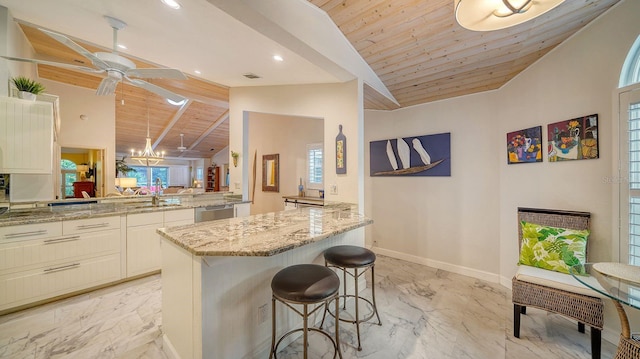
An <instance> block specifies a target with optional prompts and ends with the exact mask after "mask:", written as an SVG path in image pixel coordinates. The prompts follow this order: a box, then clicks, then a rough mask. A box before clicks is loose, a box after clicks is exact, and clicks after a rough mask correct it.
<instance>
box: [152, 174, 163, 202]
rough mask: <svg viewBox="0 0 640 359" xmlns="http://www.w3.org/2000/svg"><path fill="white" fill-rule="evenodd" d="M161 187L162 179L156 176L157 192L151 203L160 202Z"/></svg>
mask: <svg viewBox="0 0 640 359" xmlns="http://www.w3.org/2000/svg"><path fill="white" fill-rule="evenodd" d="M160 189H162V180H160V177H157V178H156V193H155V194H154V195H153V198H151V204H152V205H154V206H157V205H158V203H160Z"/></svg>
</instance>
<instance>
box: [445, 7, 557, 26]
mask: <svg viewBox="0 0 640 359" xmlns="http://www.w3.org/2000/svg"><path fill="white" fill-rule="evenodd" d="M455 1H456V7H455V9H456V20H457V21H458V23H459V24H460V26H462V27H464V28H466V29H469V30H473V31H492V30H500V29H504V28H507V27H510V26H515V25H518V24H522V23H523V22H525V21H529V20H531V19H533V18H536V17H538V16H540V15H542V14H544V13H546V12H547V11H549V10H551V9H553V8H555V7H556V6H558V5H560V4H561V3H562V2H563V1H564V0H455Z"/></svg>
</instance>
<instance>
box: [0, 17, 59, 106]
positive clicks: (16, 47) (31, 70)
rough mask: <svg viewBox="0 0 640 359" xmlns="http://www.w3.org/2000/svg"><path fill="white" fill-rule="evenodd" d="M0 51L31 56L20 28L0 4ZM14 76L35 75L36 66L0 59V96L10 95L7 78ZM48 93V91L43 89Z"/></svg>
mask: <svg viewBox="0 0 640 359" xmlns="http://www.w3.org/2000/svg"><path fill="white" fill-rule="evenodd" d="M0 52H2V54H3V55H5V54H6V55H7V56H14V57H24V58H31V57H33V56H34V51H33V48H32V47H31V44H29V42H28V41H27V38H26V37H25V35H24V33H23V32H22V29H21V28H20V27H19V26H18V24H16V23H15V22H14V21H13V17H12V16H11V11H9V9H7V8H6V7H3V6H0ZM16 76H26V77H29V78H32V79H35V78H36V77H37V75H36V66H35V65H33V64H29V63H26V62H17V61H9V60H5V59H0V96H11V92H10V89H11V86H10V85H9V80H10V79H11V78H12V77H16ZM45 92H47V93H49V91H45Z"/></svg>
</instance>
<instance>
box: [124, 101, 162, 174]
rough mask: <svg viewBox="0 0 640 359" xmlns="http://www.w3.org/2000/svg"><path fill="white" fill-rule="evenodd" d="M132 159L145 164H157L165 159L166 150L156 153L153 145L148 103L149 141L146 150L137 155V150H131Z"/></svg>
mask: <svg viewBox="0 0 640 359" xmlns="http://www.w3.org/2000/svg"><path fill="white" fill-rule="evenodd" d="M131 160H132V161H137V162H138V163H139V164H141V165H143V166H147V167H148V166H155V165H157V164H158V163H160V162H161V161H162V160H164V151H162V152H158V153H156V152H155V151H154V150H153V147H151V137H150V136H149V104H148V103H147V141H146V143H145V146H144V151H138V154H137V155H136V153H135V150H133V149H132V150H131Z"/></svg>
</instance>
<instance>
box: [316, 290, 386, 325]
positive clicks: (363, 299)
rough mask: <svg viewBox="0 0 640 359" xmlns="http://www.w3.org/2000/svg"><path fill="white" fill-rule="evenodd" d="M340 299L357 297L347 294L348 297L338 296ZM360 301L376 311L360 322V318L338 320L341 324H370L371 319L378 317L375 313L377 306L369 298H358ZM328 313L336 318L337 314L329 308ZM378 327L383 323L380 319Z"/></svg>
mask: <svg viewBox="0 0 640 359" xmlns="http://www.w3.org/2000/svg"><path fill="white" fill-rule="evenodd" d="M338 298H342V299H343V300H344V298H356V296H355V295H353V294H347V295H340V296H338ZM357 298H358V299H359V300H362V301H365V302H367V303H368V304H369V305H370V306H371V308H372V309H374V310H373V311H372V312H371V313H369V315H367V316H366V317H365V318H362V319H360V320H358V318H356V320H349V319H345V318H338V319H339V320H340V321H341V322H345V323H351V324H356V323H364V322H368V321H369V320H370V319H371V318H373V317H374V316H375V315H376V311H375V305H374V304H373V303H372V302H371V301H370V300H369V299H367V298H362V297H360V296H358V297H357ZM326 310H327V313H329V315H330V316H332V317H333V318H335V317H336V315H335V313H332V312H331V309H329V308H328V307H327V309H326ZM341 313H344V311H342V312H341ZM378 325H382V323H381V322H380V320H379V319H378Z"/></svg>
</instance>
